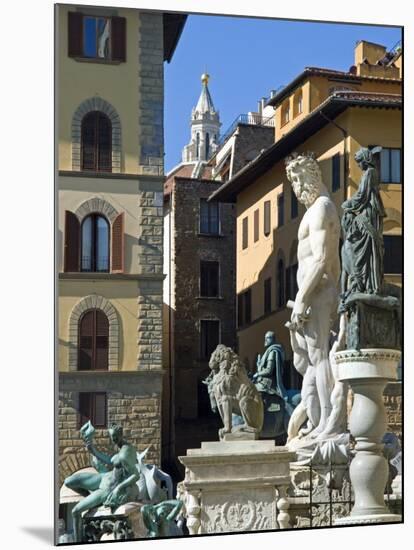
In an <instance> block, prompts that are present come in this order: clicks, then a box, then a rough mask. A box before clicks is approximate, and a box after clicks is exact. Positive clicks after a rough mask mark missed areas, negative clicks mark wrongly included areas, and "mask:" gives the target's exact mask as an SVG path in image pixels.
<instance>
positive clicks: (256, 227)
mask: <svg viewBox="0 0 414 550" xmlns="http://www.w3.org/2000/svg"><path fill="white" fill-rule="evenodd" d="M259 222H260V218H259V209H257V210H255V211H254V228H253V233H254V236H253V239H254V242H255V243H256V242H257V241H258V240H259Z"/></svg>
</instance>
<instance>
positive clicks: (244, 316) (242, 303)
mask: <svg viewBox="0 0 414 550" xmlns="http://www.w3.org/2000/svg"><path fill="white" fill-rule="evenodd" d="M251 322H252V291H251V289H250V288H249V290H246V291H245V292H242V293H241V294H239V295H238V297H237V324H238V327H239V328H240V327H242V326H244V325H248V324H249V323H251Z"/></svg>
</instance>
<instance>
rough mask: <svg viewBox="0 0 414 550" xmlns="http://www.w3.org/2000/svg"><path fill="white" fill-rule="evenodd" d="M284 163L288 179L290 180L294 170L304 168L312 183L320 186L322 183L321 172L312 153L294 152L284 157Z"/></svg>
mask: <svg viewBox="0 0 414 550" xmlns="http://www.w3.org/2000/svg"><path fill="white" fill-rule="evenodd" d="M285 163H286V175H287V177H288V179H289V181H292V174H293V173H294V172H297V171H302V170H306V171H307V172H309V174H310V177H311V181H312V184H313V185H317V186H320V184H321V183H322V172H321V169H320V167H319V164H318V163H317V161H316V160H315V155H314V153H303V154H301V155H299V154H298V153H294V154H293V155H292V156H290V157H287V158H286V159H285Z"/></svg>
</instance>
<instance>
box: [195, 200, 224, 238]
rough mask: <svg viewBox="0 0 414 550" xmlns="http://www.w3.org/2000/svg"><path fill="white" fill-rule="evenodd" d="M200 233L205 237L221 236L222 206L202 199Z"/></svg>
mask: <svg viewBox="0 0 414 550" xmlns="http://www.w3.org/2000/svg"><path fill="white" fill-rule="evenodd" d="M200 233H202V234H204V235H219V234H220V204H219V203H218V202H217V201H211V202H208V201H207V199H200Z"/></svg>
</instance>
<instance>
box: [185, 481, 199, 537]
mask: <svg viewBox="0 0 414 550" xmlns="http://www.w3.org/2000/svg"><path fill="white" fill-rule="evenodd" d="M186 497H187V503H186V509H187V528H188V532H189V533H190V535H198V533H199V531H200V525H201V522H200V512H201V508H200V500H199V495H198V492H194V491H192V492H187V494H186Z"/></svg>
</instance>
